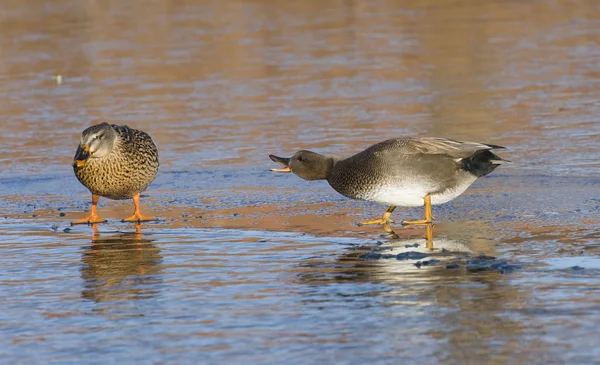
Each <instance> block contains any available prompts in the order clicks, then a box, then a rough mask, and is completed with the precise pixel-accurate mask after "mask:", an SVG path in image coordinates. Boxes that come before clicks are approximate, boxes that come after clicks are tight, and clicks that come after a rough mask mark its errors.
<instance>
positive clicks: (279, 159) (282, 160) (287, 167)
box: [269, 155, 292, 172]
mask: <svg viewBox="0 0 600 365" xmlns="http://www.w3.org/2000/svg"><path fill="white" fill-rule="evenodd" d="M269 158H270V159H271V160H273V161H275V162H277V163H278V164H280V165H282V166H283V168H281V169H271V171H273V172H292V169H291V168H290V159H289V158H285V157H277V156H275V155H269Z"/></svg>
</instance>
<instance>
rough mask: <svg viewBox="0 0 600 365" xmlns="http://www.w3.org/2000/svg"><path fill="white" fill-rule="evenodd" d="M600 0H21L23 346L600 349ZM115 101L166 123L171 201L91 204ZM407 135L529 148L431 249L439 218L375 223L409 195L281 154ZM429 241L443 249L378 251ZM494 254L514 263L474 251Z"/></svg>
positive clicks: (160, 131)
mask: <svg viewBox="0 0 600 365" xmlns="http://www.w3.org/2000/svg"><path fill="white" fill-rule="evenodd" d="M598 19H600V6H599V5H598V4H597V2H595V1H580V2H577V3H576V4H575V3H573V2H567V1H555V2H505V1H493V0H486V1H478V2H468V1H458V2H439V1H410V2H409V1H404V2H403V1H401V2H389V1H375V2H372V1H369V2H364V1H363V2H360V1H358V2H357V1H351V2H347V1H304V2H269V1H260V0H257V1H246V2H241V1H229V2H167V1H158V0H154V1H144V2H141V1H130V2H126V3H125V2H110V1H109V2H106V3H96V2H76V1H73V0H62V1H61V0H56V1H52V2H50V3H47V2H44V3H42V2H39V1H30V2H26V3H24V2H21V1H14V0H8V1H5V2H4V3H3V11H2V15H1V16H0V29H1V30H2V34H3V36H2V37H0V49H2V57H1V58H0V94H1V95H4V96H5V98H4V100H5V101H4V102H3V103H1V104H0V114H1V115H2V122H1V127H2V133H1V134H0V144H1V145H2V148H1V149H0V167H1V168H0V213H1V215H0V249H1V250H2V255H1V257H2V259H1V265H2V267H3V270H1V271H0V298H2V303H3V308H4V310H3V311H2V313H0V333H1V334H2V336H0V357H1V358H2V359H3V361H5V362H7V363H11V364H19V363H47V362H55V363H82V362H85V363H106V362H111V361H114V362H120V363H124V364H130V363H131V364H133V363H182V362H183V363H261V364H280V363H282V362H290V363H340V364H344V363H397V362H398V360H399V359H401V360H402V362H404V363H426V364H428V363H444V364H456V363H464V364H471V363H473V364H474V363H489V364H505V363H511V364H514V363H527V364H532V363H552V362H556V363H565V362H572V363H592V362H595V361H596V359H597V358H598V357H599V356H600V352H599V351H598V349H597V346H596V342H597V341H595V339H596V338H597V337H598V335H600V333H599V331H598V329H597V327H598V326H597V323H598V321H599V320H600V290H599V288H600V280H599V279H598V275H599V273H600V271H599V270H600V259H599V255H600V248H599V247H600V219H599V212H600V198H599V194H598V192H599V191H600V147H599V145H600V144H599V143H598V142H599V141H600V123H598V120H597V115H599V114H600V108H599V106H598V102H597V100H598V99H599V97H600V95H599V92H598V90H600V73H598V70H599V69H600V61H599V60H600V58H599V55H600V54H599V51H598V49H599V48H598V44H599V43H600V22H599V21H598ZM57 75H60V76H61V77H62V83H60V84H58V83H57V82H56V76H57ZM99 121H109V122H112V123H118V124H128V125H130V126H132V127H136V128H140V129H143V130H145V131H147V132H148V133H150V134H151V135H152V137H153V139H154V140H155V142H156V144H157V146H158V147H159V151H160V158H161V171H160V174H159V176H158V178H157V179H156V180H155V182H154V183H153V184H152V185H151V186H150V188H149V189H148V190H147V191H146V192H145V193H144V196H143V198H142V202H143V211H144V213H146V214H149V215H150V214H153V215H157V216H159V217H160V218H161V221H159V222H156V223H147V224H142V225H141V227H136V226H135V225H132V224H124V223H120V222H119V220H120V219H122V218H123V217H126V216H129V215H130V214H131V210H132V209H133V207H132V204H131V202H129V201H124V202H116V201H108V200H106V199H101V203H100V206H99V208H100V209H99V214H100V215H101V216H102V217H103V218H106V219H108V220H109V223H107V224H103V225H100V226H98V227H87V226H77V227H73V228H71V227H70V226H69V222H70V221H71V220H74V219H77V218H80V217H82V216H83V215H84V211H86V210H87V209H89V205H90V196H89V193H88V192H87V191H86V189H85V188H84V187H83V186H81V185H80V184H79V183H78V182H77V180H76V178H75V177H74V175H73V173H72V169H71V166H70V163H71V161H72V158H73V154H74V152H75V149H76V146H77V142H78V138H79V134H80V133H81V131H82V130H83V129H84V128H85V127H87V126H89V125H91V124H94V123H96V122H99ZM403 135H434V136H442V137H448V138H456V139H465V140H474V141H481V142H488V143H494V144H500V145H505V146H507V147H509V150H508V151H506V152H504V153H503V154H502V155H503V157H505V158H508V159H510V160H512V161H513V162H514V163H513V165H510V166H502V167H501V168H499V169H497V170H496V171H494V173H492V174H491V175H489V176H488V177H486V178H484V179H480V180H479V181H477V182H476V183H475V184H474V185H473V187H472V188H471V189H469V191H467V192H466V193H465V194H464V195H463V196H461V197H460V198H458V199H456V200H455V201H453V202H450V203H448V204H445V205H442V206H438V207H435V208H434V215H435V216H436V218H437V219H438V221H439V222H440V223H439V224H436V226H435V227H434V238H433V247H434V249H433V250H431V249H428V248H427V247H426V241H425V238H424V236H425V230H424V229H423V228H418V227H417V228H402V227H401V226H399V225H398V224H396V225H395V226H394V230H395V232H396V236H394V237H392V236H390V235H389V234H386V233H385V232H384V231H383V230H382V229H381V228H378V227H359V226H357V223H358V222H360V221H363V220H366V219H371V218H375V217H377V216H379V215H380V214H382V213H383V211H384V210H385V207H381V206H378V205H376V204H371V203H365V202H355V201H349V200H347V199H345V198H343V197H341V196H339V195H338V194H336V193H335V192H334V191H333V190H332V189H331V188H330V187H329V186H328V185H327V183H326V182H323V181H320V182H311V183H309V182H306V181H303V180H301V179H299V178H297V177H295V176H292V175H289V174H273V173H270V172H269V168H271V167H273V163H272V162H271V161H270V160H269V159H268V157H267V156H268V154H269V153H277V154H278V155H284V156H285V155H291V154H292V153H293V152H295V151H296V150H298V149H312V150H315V151H318V152H320V153H325V154H331V155H337V156H346V155H350V154H353V153H356V152H358V151H360V150H362V149H364V148H366V147H368V146H369V145H370V144H372V143H375V142H378V141H381V140H383V139H386V138H388V137H390V136H403ZM421 214H422V212H421V210H420V209H417V208H410V209H400V208H399V209H397V210H396V212H395V213H394V218H395V219H396V221H401V220H402V219H405V218H416V217H419V216H420V215H421ZM415 244H417V245H418V246H417V247H414V245H415ZM407 246H409V247H407ZM407 251H417V252H424V253H426V254H427V255H429V256H428V257H426V258H423V259H420V260H416V259H415V260H397V259H396V258H379V259H370V258H369V257H370V256H368V255H367V256H364V255H365V254H368V253H370V252H373V253H381V254H386V255H396V254H398V253H402V252H407ZM482 254H483V255H487V256H493V257H495V258H496V260H498V261H503V262H506V263H507V264H508V265H513V266H514V268H515V269H514V270H510V271H508V272H504V271H501V270H484V271H477V270H472V269H469V266H468V264H467V263H468V261H469V260H472V259H473V258H474V257H477V256H479V255H482ZM428 260H439V261H440V262H439V263H437V264H432V265H420V264H419V265H415V264H417V263H418V262H424V261H428ZM448 265H458V267H456V266H450V267H456V268H453V269H448V268H447V266H448ZM513 266H511V267H513Z"/></svg>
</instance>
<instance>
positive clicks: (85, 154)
mask: <svg viewBox="0 0 600 365" xmlns="http://www.w3.org/2000/svg"><path fill="white" fill-rule="evenodd" d="M91 156H92V154H91V152H90V147H89V146H88V145H85V146H83V147H81V146H79V147H77V152H75V158H74V159H73V166H75V165H77V167H83V166H84V165H85V162H86V161H87V159H88V158H90V157H91Z"/></svg>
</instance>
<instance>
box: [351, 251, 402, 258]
mask: <svg viewBox="0 0 600 365" xmlns="http://www.w3.org/2000/svg"><path fill="white" fill-rule="evenodd" d="M394 257H396V255H392V254H382V253H377V252H373V251H371V252H368V253H365V254H363V255H360V256H358V258H360V259H363V260H382V259H393V258H394Z"/></svg>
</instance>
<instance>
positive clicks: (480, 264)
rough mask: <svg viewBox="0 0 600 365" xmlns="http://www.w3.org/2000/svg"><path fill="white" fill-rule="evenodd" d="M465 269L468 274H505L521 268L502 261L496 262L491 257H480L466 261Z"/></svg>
mask: <svg viewBox="0 0 600 365" xmlns="http://www.w3.org/2000/svg"><path fill="white" fill-rule="evenodd" d="M466 268H467V271H469V272H481V271H497V272H499V273H501V274H505V273H509V272H513V271H515V270H517V269H520V268H521V266H520V265H515V264H510V263H508V262H507V261H504V260H497V259H496V258H495V257H493V256H485V255H481V256H478V257H476V258H474V259H470V260H467V263H466Z"/></svg>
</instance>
